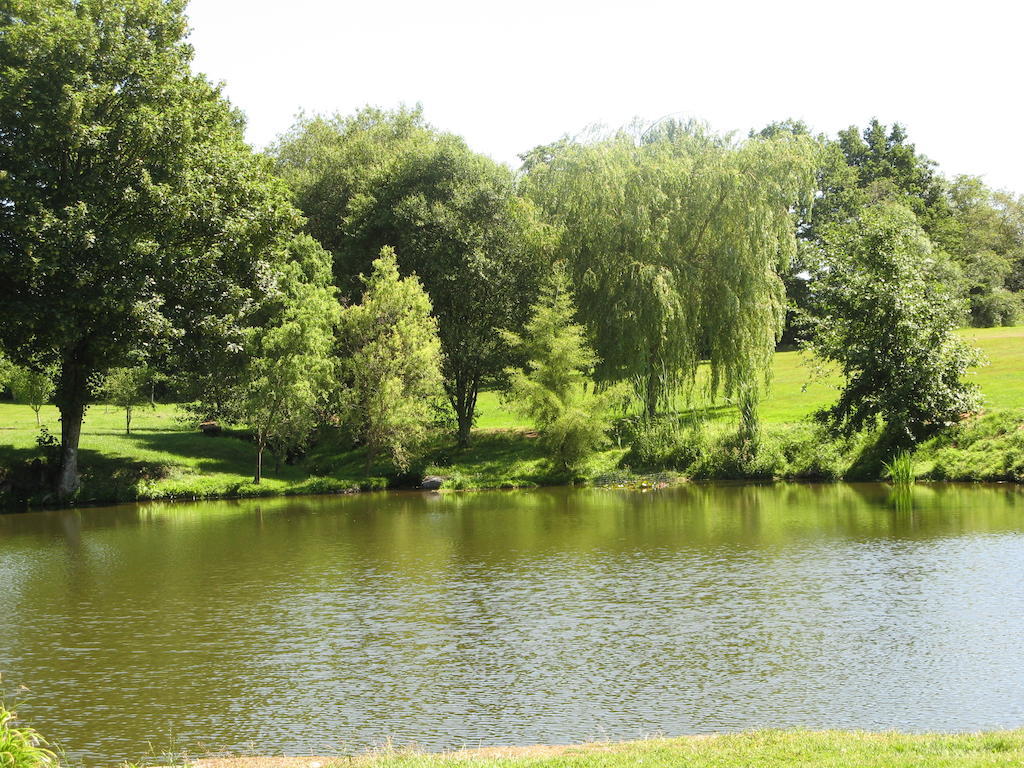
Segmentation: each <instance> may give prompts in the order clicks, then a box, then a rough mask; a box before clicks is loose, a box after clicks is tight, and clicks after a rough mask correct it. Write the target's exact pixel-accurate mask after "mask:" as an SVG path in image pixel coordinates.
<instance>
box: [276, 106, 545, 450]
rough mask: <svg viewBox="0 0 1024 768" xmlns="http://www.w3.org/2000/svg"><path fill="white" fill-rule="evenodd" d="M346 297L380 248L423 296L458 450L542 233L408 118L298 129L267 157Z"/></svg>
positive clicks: (309, 123) (483, 165)
mask: <svg viewBox="0 0 1024 768" xmlns="http://www.w3.org/2000/svg"><path fill="white" fill-rule="evenodd" d="M273 155H274V157H275V158H276V160H277V167H278V170H279V172H280V173H281V174H282V176H283V178H285V179H286V180H287V181H288V183H289V185H290V186H291V187H292V189H293V190H294V191H295V199H296V202H297V204H298V205H299V207H300V208H301V209H302V211H303V213H304V214H305V215H306V216H307V217H308V219H309V223H308V229H309V232H310V233H311V234H312V235H313V236H315V237H316V238H317V239H319V240H320V242H321V243H323V244H324V246H325V247H326V248H327V249H328V250H330V251H331V252H332V253H333V255H334V258H335V276H336V280H337V284H338V285H339V287H340V288H341V289H342V292H343V293H344V294H346V295H349V296H352V295H353V293H355V292H356V291H357V290H358V288H359V275H361V274H363V273H365V272H367V271H368V269H369V268H370V262H371V260H372V259H373V258H374V254H377V253H379V252H380V250H381V248H383V247H385V246H390V247H392V248H394V249H395V250H396V251H397V252H398V254H399V255H400V264H401V269H402V270H403V273H405V274H415V275H416V276H417V277H418V278H419V279H420V280H421V281H422V283H423V287H424V289H425V290H426V291H427V293H428V294H429V295H430V298H431V302H432V305H433V309H434V314H435V315H436V317H437V321H438V332H439V334H440V339H441V348H442V350H443V352H444V357H443V363H442V365H443V372H444V383H445V390H446V393H447V395H448V398H449V400H450V402H451V405H452V407H453V408H454V410H455V413H456V416H457V418H458V425H459V437H460V440H461V441H462V442H465V441H466V440H468V437H469V430H470V428H471V426H472V423H473V418H474V413H475V408H476V397H477V393H478V391H479V388H480V386H481V384H482V383H483V382H484V381H485V380H487V379H488V378H489V377H494V376H496V375H499V374H500V373H501V371H502V369H503V368H504V367H505V365H507V364H508V362H509V357H508V354H509V351H508V349H507V346H506V345H505V344H504V343H503V342H502V339H501V336H500V335H499V333H498V329H500V328H506V327H520V326H521V325H522V323H523V321H524V320H525V311H526V307H527V306H528V305H529V300H530V298H531V297H532V296H534V295H535V293H536V285H537V280H538V278H539V273H540V269H539V266H540V264H541V262H540V256H541V255H542V253H543V252H544V248H545V244H546V242H547V241H546V230H545V228H544V227H542V226H541V225H540V224H539V223H538V222H537V220H536V217H535V216H534V211H533V208H532V206H531V205H530V204H529V203H528V202H526V201H524V200H522V199H521V198H520V197H518V195H517V193H516V182H515V178H514V177H513V174H512V172H511V171H510V170H508V169H507V168H506V167H504V166H502V165H500V164H498V163H495V162H494V161H492V160H490V159H489V158H486V157H484V156H482V155H479V154H476V153H474V152H472V151H470V150H469V148H468V147H467V146H466V144H465V142H464V141H463V140H462V139H460V138H459V137H457V136H454V135H452V134H448V133H442V132H439V131H437V130H435V129H433V128H431V127H430V126H429V125H427V124H426V123H425V122H424V120H423V117H422V114H421V112H420V111H419V110H418V109H415V110H408V109H400V110H397V111H394V112H387V111H382V110H377V109H370V108H367V109H364V110H362V111H360V112H358V113H357V114H355V115H353V116H351V117H340V116H339V117H333V118H323V117H315V118H309V119H302V120H300V121H299V122H298V123H297V124H296V126H295V127H294V128H293V129H292V130H291V131H290V132H289V133H288V134H287V135H286V136H285V137H284V138H283V139H282V140H281V141H280V142H279V143H278V145H277V146H276V147H275V148H274V150H273Z"/></svg>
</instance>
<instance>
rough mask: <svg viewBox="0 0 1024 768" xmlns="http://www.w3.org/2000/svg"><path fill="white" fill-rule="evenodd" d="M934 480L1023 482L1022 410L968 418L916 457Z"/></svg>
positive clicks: (925, 446)
mask: <svg viewBox="0 0 1024 768" xmlns="http://www.w3.org/2000/svg"><path fill="white" fill-rule="evenodd" d="M917 458H918V461H919V462H920V463H921V464H922V466H927V465H928V464H930V465H931V468H930V469H929V470H928V471H927V476H928V477H929V478H931V479H933V480H968V481H988V482H993V481H1009V482H1016V483H1021V482H1024V410H1021V409H1014V410H1008V411H1001V412H997V413H991V414H986V415H985V416H983V417H981V418H975V419H969V420H967V421H965V422H963V423H961V424H958V425H957V426H955V427H953V428H952V429H950V430H949V431H948V432H946V433H944V434H942V435H940V436H939V437H937V438H936V439H935V440H933V441H931V442H929V443H926V444H925V445H924V446H923V447H922V449H921V450H920V451H919V452H918V454H917Z"/></svg>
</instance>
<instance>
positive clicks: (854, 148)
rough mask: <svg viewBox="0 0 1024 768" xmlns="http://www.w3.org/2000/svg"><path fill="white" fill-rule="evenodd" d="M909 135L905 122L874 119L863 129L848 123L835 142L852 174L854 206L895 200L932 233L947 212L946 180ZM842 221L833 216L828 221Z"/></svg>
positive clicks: (948, 209) (929, 233) (947, 215)
mask: <svg viewBox="0 0 1024 768" xmlns="http://www.w3.org/2000/svg"><path fill="white" fill-rule="evenodd" d="M908 139H909V136H908V134H907V130H906V128H905V127H904V126H903V125H901V124H899V123H893V124H892V126H886V125H884V124H882V123H880V122H879V121H878V120H877V119H872V120H871V122H870V123H868V125H867V126H866V127H865V128H864V129H863V130H860V129H858V128H857V127H856V126H853V125H851V126H850V127H849V128H847V129H846V130H844V131H840V132H839V137H838V139H837V143H838V145H839V147H840V149H841V150H842V152H843V155H844V157H845V158H846V162H847V164H848V165H849V166H850V167H851V168H853V169H854V171H855V174H856V182H855V183H856V187H857V188H858V189H859V190H860V200H859V203H860V204H859V205H858V206H857V208H858V209H859V208H861V207H864V206H866V205H872V204H876V203H879V202H882V201H889V202H895V203H899V204H901V205H903V206H904V207H906V208H909V209H910V210H911V211H912V212H913V213H914V215H915V216H916V217H917V220H918V221H919V223H920V225H921V227H922V228H923V229H924V231H925V232H926V233H927V234H928V235H929V236H930V237H935V236H937V234H938V233H939V232H940V231H941V229H942V227H943V226H944V224H945V222H946V220H947V219H948V217H949V215H950V207H949V201H948V199H947V197H946V189H945V184H944V182H943V179H942V176H941V175H939V174H938V173H937V172H936V170H935V163H934V162H933V161H932V160H930V159H928V158H927V157H925V156H924V155H921V154H919V153H918V152H917V149H916V147H915V146H914V145H913V144H912V143H910V141H909V140H908ZM848 210H849V209H848ZM853 213H856V210H854V211H853ZM840 221H842V218H835V219H832V220H831V223H833V224H835V223H839V222H840Z"/></svg>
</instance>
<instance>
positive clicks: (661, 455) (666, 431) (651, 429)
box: [623, 417, 708, 472]
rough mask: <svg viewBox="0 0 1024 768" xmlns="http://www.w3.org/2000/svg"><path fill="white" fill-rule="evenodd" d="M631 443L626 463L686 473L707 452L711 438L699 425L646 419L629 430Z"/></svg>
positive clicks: (661, 419) (669, 420)
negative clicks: (708, 437)
mask: <svg viewBox="0 0 1024 768" xmlns="http://www.w3.org/2000/svg"><path fill="white" fill-rule="evenodd" d="M627 438H628V440H629V443H630V448H629V453H627V454H626V456H625V458H624V459H623V461H624V463H626V464H628V465H630V466H635V467H640V468H643V469H674V470H677V471H679V472H685V471H686V470H687V469H689V468H690V467H691V466H693V464H694V463H696V462H697V461H698V460H699V459H701V458H702V457H703V456H704V454H705V453H706V451H707V444H708V441H707V436H706V435H705V434H704V430H703V429H702V426H701V424H700V423H699V422H696V421H693V420H685V419H679V418H675V417H667V418H643V419H639V420H637V421H634V422H632V423H630V424H629V425H628V427H627Z"/></svg>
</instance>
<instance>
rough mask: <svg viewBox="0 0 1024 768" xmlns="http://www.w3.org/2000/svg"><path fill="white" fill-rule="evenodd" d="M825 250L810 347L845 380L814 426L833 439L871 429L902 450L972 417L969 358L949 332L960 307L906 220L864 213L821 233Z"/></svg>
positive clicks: (896, 211) (889, 211) (884, 210)
mask: <svg viewBox="0 0 1024 768" xmlns="http://www.w3.org/2000/svg"><path fill="white" fill-rule="evenodd" d="M825 250H826V254H827V259H828V269H827V270H825V271H823V273H822V277H821V278H820V280H819V281H818V282H817V283H816V285H815V290H814V295H813V298H812V301H813V303H814V305H815V308H816V312H815V313H814V334H813V341H812V342H811V344H810V348H811V349H812V350H813V352H814V353H815V354H816V355H817V356H818V357H819V358H820V359H821V360H824V361H830V362H833V363H835V364H837V365H838V366H839V367H840V368H841V370H842V373H843V376H844V380H845V381H844V384H843V387H842V389H841V391H840V393H839V399H838V400H837V402H836V403H835V405H833V406H831V407H829V408H828V409H826V410H824V411H823V412H822V413H821V414H820V418H821V419H822V420H823V421H825V422H826V423H827V424H829V425H830V426H831V427H832V428H833V429H834V430H836V431H837V432H839V433H843V434H853V433H855V432H858V431H860V430H862V429H865V428H873V427H875V426H878V425H879V424H880V425H881V426H883V427H884V430H885V432H886V434H887V436H888V438H889V439H890V440H891V441H892V442H893V443H894V444H896V445H898V446H904V447H906V446H911V445H913V444H914V443H915V442H917V441H919V440H921V439H922V438H924V437H927V436H929V435H930V434H933V433H934V432H937V431H939V430H940V429H942V428H943V427H944V426H948V425H950V424H953V423H955V422H957V421H959V420H960V419H961V418H962V417H963V416H964V415H966V414H969V413H971V412H973V411H974V410H975V409H976V408H977V405H978V396H977V391H976V388H975V387H973V386H972V385H970V384H967V383H965V382H964V380H963V378H964V375H965V373H966V371H967V369H968V368H969V367H970V366H971V365H974V364H975V363H977V362H978V359H977V355H976V353H975V352H974V351H973V350H971V349H970V348H968V347H967V346H966V344H964V342H963V341H962V340H960V339H959V338H958V337H957V336H956V335H955V334H954V333H953V329H954V328H955V327H956V324H957V319H958V318H959V316H960V312H961V308H960V306H959V303H958V301H957V296H956V293H955V290H953V289H951V288H950V286H949V285H948V284H946V283H944V282H943V281H942V279H941V276H942V273H941V271H940V270H941V264H940V262H939V261H937V260H936V259H935V258H933V257H932V246H931V243H930V242H929V240H928V238H927V236H926V235H925V234H924V231H923V230H922V229H921V227H920V226H918V224H917V220H916V217H915V216H914V214H913V212H912V211H910V209H908V208H906V207H904V206H902V205H900V204H899V203H893V202H884V203H879V204H876V205H874V206H871V207H869V208H867V209H865V210H864V212H863V213H862V214H861V216H860V217H859V218H858V219H856V220H854V221H852V222H848V223H845V224H842V225H833V226H832V227H830V228H828V229H827V230H826V232H825Z"/></svg>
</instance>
